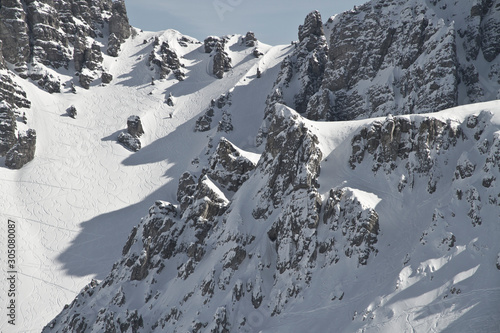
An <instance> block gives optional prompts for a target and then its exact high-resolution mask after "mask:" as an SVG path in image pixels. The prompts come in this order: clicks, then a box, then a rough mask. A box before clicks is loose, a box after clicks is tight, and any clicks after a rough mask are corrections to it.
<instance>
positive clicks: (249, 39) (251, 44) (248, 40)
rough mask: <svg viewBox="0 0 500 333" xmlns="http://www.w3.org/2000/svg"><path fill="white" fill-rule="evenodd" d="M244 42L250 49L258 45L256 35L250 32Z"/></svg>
mask: <svg viewBox="0 0 500 333" xmlns="http://www.w3.org/2000/svg"><path fill="white" fill-rule="evenodd" d="M243 42H244V43H245V45H246V46H248V47H254V46H255V45H256V44H257V38H255V34H254V33H253V32H251V31H249V32H247V34H246V35H245V37H243Z"/></svg>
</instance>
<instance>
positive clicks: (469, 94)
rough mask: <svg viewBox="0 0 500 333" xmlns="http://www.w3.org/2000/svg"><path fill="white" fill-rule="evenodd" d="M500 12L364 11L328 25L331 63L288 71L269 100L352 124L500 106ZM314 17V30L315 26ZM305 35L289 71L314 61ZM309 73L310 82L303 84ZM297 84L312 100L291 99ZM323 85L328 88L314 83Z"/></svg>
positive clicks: (485, 8)
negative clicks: (304, 58)
mask: <svg viewBox="0 0 500 333" xmlns="http://www.w3.org/2000/svg"><path fill="white" fill-rule="evenodd" d="M499 10H500V4H499V3H498V1H458V2H455V3H454V4H449V3H447V2H445V1H417V0H412V1H399V0H391V1H371V2H369V3H367V4H365V5H363V6H357V7H355V9H354V10H352V11H349V12H345V13H343V14H339V15H337V16H334V17H332V18H330V19H329V20H328V22H327V23H326V24H325V28H324V30H325V32H326V35H327V36H329V38H328V46H327V47H326V46H325V47H324V48H327V50H328V51H327V52H328V60H327V61H326V64H324V61H321V57H317V56H316V57H315V58H314V59H316V60H317V64H318V65H317V66H315V68H316V69H317V70H316V71H314V70H299V71H296V72H294V71H292V70H291V69H290V66H286V65H284V66H283V69H282V73H281V75H280V80H278V81H277V82H276V85H275V89H274V90H273V92H272V93H271V94H270V98H269V101H270V102H272V101H273V100H277V101H279V102H285V103H286V104H287V105H290V106H292V107H294V108H296V109H297V110H298V111H299V112H301V113H305V114H306V116H307V117H308V118H310V119H315V120H351V119H362V118H369V117H375V116H384V115H388V114H411V113H427V112H436V111H439V110H443V109H445V108H449V107H453V106H456V105H462V104H468V103H473V102H480V101H488V100H493V99H496V98H498V96H499V93H500V89H499V76H498V73H499V63H500V60H499V59H498V57H497V56H498V54H499V53H500V51H499V46H498V40H500V38H498V36H499V34H500V29H499V26H500V25H499V22H498V21H499V19H498V17H500V15H499ZM311 15H312V14H311ZM311 15H310V16H311ZM310 16H308V17H307V18H306V21H305V25H304V26H306V27H307V26H311V24H312V22H313V21H314V20H313V19H312V17H310ZM313 16H314V15H313ZM317 32H318V33H320V34H321V32H320V30H317ZM302 36H303V33H302V32H299V44H297V50H296V52H295V53H294V55H293V56H291V57H289V59H287V60H286V61H285V62H284V64H286V63H287V61H288V62H289V63H294V62H296V61H294V59H296V58H300V54H302V53H306V54H308V55H312V54H313V53H312V52H310V51H311V50H310V46H311V44H308V45H302V41H303V39H302V38H301V37H302ZM305 73H307V76H308V77H309V79H308V80H304V79H298V78H299V77H301V78H302V77H304V75H305ZM294 80H299V82H301V83H300V84H301V87H302V89H304V90H305V91H308V93H307V94H305V95H304V94H302V96H304V97H305V98H302V99H292V98H289V97H288V98H287V95H288V94H289V93H288V91H290V90H291V89H290V88H289V86H290V82H293V81H294ZM282 81H284V82H285V84H283V83H282ZM317 81H320V82H321V85H320V86H319V85H317V84H316V85H314V84H311V83H314V82H317ZM279 96H281V97H279ZM311 96H312V97H311Z"/></svg>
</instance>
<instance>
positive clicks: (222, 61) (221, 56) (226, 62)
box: [213, 47, 232, 79]
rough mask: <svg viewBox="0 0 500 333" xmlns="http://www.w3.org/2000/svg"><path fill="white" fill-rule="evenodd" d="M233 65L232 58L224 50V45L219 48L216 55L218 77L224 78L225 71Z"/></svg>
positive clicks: (215, 73)
mask: <svg viewBox="0 0 500 333" xmlns="http://www.w3.org/2000/svg"><path fill="white" fill-rule="evenodd" d="M231 67H232V66H231V58H230V57H229V55H228V53H227V52H226V51H224V48H223V47H219V48H217V51H216V53H215V55H214V65H213V72H214V75H215V76H216V77H217V78H219V79H222V78H223V77H224V73H225V72H228V71H229V70H230V69H231Z"/></svg>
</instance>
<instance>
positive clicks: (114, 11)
mask: <svg viewBox="0 0 500 333" xmlns="http://www.w3.org/2000/svg"><path fill="white" fill-rule="evenodd" d="M109 34H110V35H111V34H114V35H115V37H116V38H118V40H120V41H121V42H123V41H125V39H127V38H129V37H130V35H131V29H130V24H129V23H128V16H127V9H126V8H125V1H124V0H118V1H114V2H113V6H112V8H111V17H110V18H109Z"/></svg>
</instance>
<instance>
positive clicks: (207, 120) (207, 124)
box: [194, 93, 233, 133]
mask: <svg viewBox="0 0 500 333" xmlns="http://www.w3.org/2000/svg"><path fill="white" fill-rule="evenodd" d="M226 106H231V94H230V93H226V94H222V95H220V96H219V98H217V100H215V99H213V100H212V101H211V102H210V107H209V108H208V109H207V110H206V111H205V113H204V114H203V115H202V116H200V117H199V118H198V119H197V120H196V125H195V128H194V131H195V132H206V131H209V130H210V129H211V124H212V121H213V118H219V117H220V118H219V119H220V121H219V123H218V126H217V131H218V132H226V133H228V132H231V131H232V130H233V125H232V122H231V114H230V113H229V111H228V109H227V108H226ZM215 111H217V114H216V112H215Z"/></svg>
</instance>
